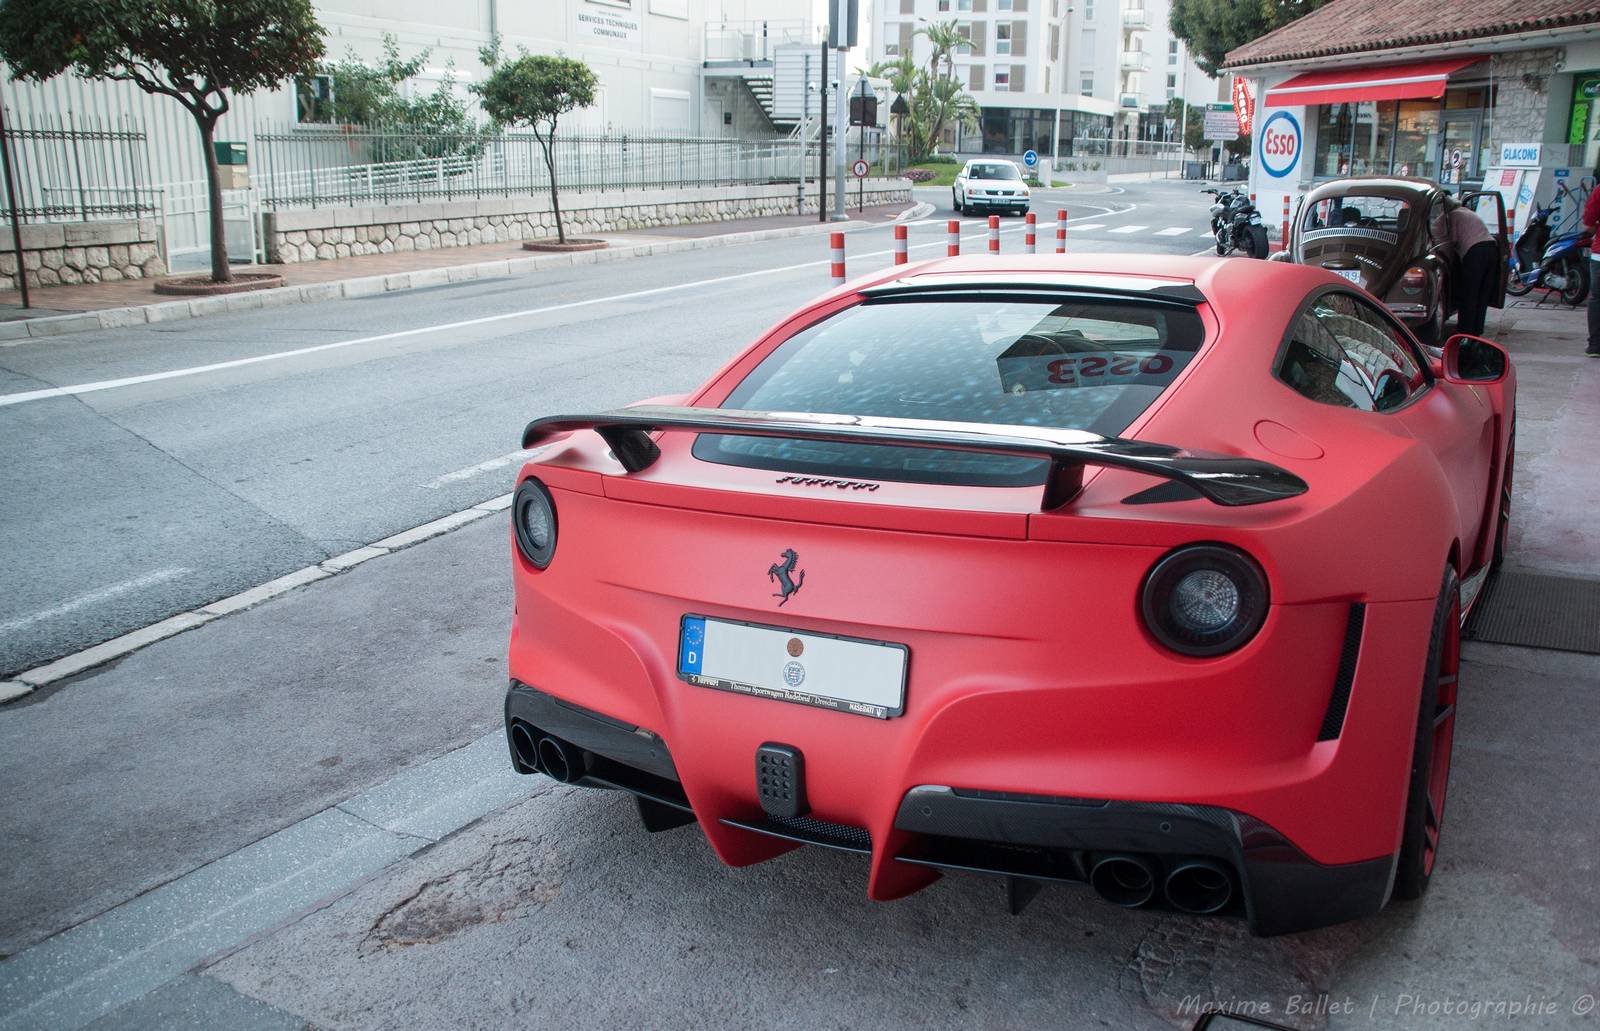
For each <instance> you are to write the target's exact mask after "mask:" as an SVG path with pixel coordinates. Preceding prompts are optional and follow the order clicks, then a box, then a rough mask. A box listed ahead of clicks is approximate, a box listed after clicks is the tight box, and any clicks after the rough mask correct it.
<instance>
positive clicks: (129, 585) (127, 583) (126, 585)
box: [0, 568, 189, 634]
mask: <svg viewBox="0 0 1600 1031" xmlns="http://www.w3.org/2000/svg"><path fill="white" fill-rule="evenodd" d="M188 572H189V570H187V569H178V568H172V569H158V570H156V571H155V572H153V573H146V574H145V575H143V576H138V577H134V578H133V579H132V580H124V581H123V582H122V583H120V584H112V585H111V586H110V587H102V588H100V589H99V590H98V591H90V592H89V593H88V594H80V595H78V596H77V597H76V598H73V599H72V600H70V601H64V602H62V603H61V604H60V605H57V606H55V607H54V608H48V609H43V610H41V611H39V612H35V613H33V614H32V615H28V616H22V617H20V618H17V619H13V620H10V621H9V622H5V623H0V634H3V633H10V632H11V631H13V630H21V629H22V628H23V627H28V626H32V625H33V624H35V623H40V622H43V621H44V620H47V619H54V618H56V617H57V616H65V615H67V614H68V613H70V612H76V611H78V610H79V609H84V608H88V607H89V606H91V605H98V604H100V603H101V602H103V601H110V600H111V599H112V598H117V597H121V596H122V595H124V594H127V593H129V592H131V591H139V590H143V589H144V588H146V587H154V586H155V585H156V584H159V583H166V582H167V581H168V580H176V579H177V578H178V577H180V576H183V575H184V574H186V573H188Z"/></svg>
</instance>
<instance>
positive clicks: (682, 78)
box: [0, 0, 811, 184]
mask: <svg viewBox="0 0 1600 1031" xmlns="http://www.w3.org/2000/svg"><path fill="white" fill-rule="evenodd" d="M316 10H317V17H318V20H319V21H321V23H322V25H323V27H324V28H325V29H326V30H327V50H328V59H329V60H338V59H340V58H342V57H344V56H345V55H346V53H354V54H355V56H356V57H357V58H358V59H360V60H364V61H368V62H375V61H376V60H377V59H378V58H379V57H380V55H381V54H382V46H383V43H382V41H383V37H384V35H385V34H386V33H387V34H390V35H393V36H394V37H395V39H396V40H397V41H398V43H399V47H400V54H401V56H402V57H403V58H409V57H412V56H414V55H415V54H417V53H419V52H421V51H423V50H427V51H428V52H429V58H428V66H427V68H426V69H425V70H424V71H423V73H422V75H421V76H419V77H418V78H417V79H416V80H413V81H412V82H411V83H408V84H407V88H408V89H411V90H413V91H424V92H425V91H431V90H432V89H433V88H434V87H435V86H436V85H437V84H438V81H439V80H440V79H441V78H442V77H443V76H444V75H445V73H446V70H447V69H451V70H452V74H453V75H454V77H455V80H456V87H455V88H456V90H457V91H458V92H459V93H460V94H461V95H462V97H463V98H464V99H470V94H469V93H468V92H467V87H468V86H469V85H470V84H471V83H473V82H477V81H481V79H482V77H483V74H484V68H483V66H482V64H481V63H480V61H479V58H478V51H479V49H480V48H481V47H483V46H484V45H485V44H487V43H488V42H489V41H490V40H491V39H492V38H493V37H494V36H495V35H496V34H497V33H498V34H499V35H500V36H501V37H502V40H503V46H504V48H505V50H506V51H507V52H515V51H516V49H517V48H518V47H519V46H521V47H526V48H527V49H528V50H529V51H531V52H533V53H557V52H559V53H563V54H565V55H567V56H569V57H575V58H579V59H581V60H583V61H585V62H586V63H587V64H588V65H589V66H590V67H591V68H593V69H594V71H595V74H596V75H597V76H598V78H599V80H600V89H599V96H598V99H597V101H596V103H595V105H594V107H592V108H590V109H588V110H585V111H582V112H577V113H574V114H573V115H572V116H571V117H570V123H569V124H570V126H571V127H572V128H576V129H580V130H589V131H607V130H609V131H614V132H641V133H663V134H673V135H689V134H696V135H697V134H705V135H724V134H726V135H735V134H736V133H735V132H734V131H733V129H734V128H735V127H734V126H733V125H731V124H724V118H723V114H724V112H723V107H722V105H721V104H720V103H719V104H709V105H708V104H707V103H706V97H707V93H708V91H707V88H706V80H707V79H715V78H717V77H718V76H719V75H720V73H719V72H718V71H717V69H715V68H710V67H708V66H707V64H706V60H705V58H706V53H707V47H708V45H711V46H715V45H716V44H717V41H718V40H719V39H721V38H723V35H724V34H725V33H726V32H730V31H731V32H740V31H754V32H759V31H760V21H761V20H764V19H768V18H770V19H773V20H775V21H780V22H783V23H785V24H788V23H789V22H801V23H803V22H805V21H806V19H807V15H808V14H809V13H810V10H811V4H810V3H809V0H537V2H533V3H526V2H516V0H474V2H472V3H448V2H439V0H316ZM0 96H3V99H4V102H5V104H6V107H7V111H8V114H10V115H11V116H12V118H13V119H15V120H17V121H18V122H29V121H38V120H41V119H44V118H50V119H55V118H60V119H67V118H69V117H70V118H71V119H73V121H74V122H76V123H82V122H85V121H89V120H96V119H97V120H100V121H102V122H110V123H116V122H119V121H123V120H127V121H128V122H130V123H132V124H134V125H136V126H138V127H139V128H142V129H143V131H144V132H145V134H146V136H147V138H148V140H149V154H150V166H151V167H150V173H151V180H152V181H153V182H154V183H156V184H171V183H185V182H196V181H198V180H200V179H201V178H202V177H203V176H204V169H203V166H202V164H201V155H200V148H199V146H198V143H197V137H196V133H195V128H194V123H193V121H192V119H191V118H190V117H189V114H188V113H187V112H186V111H185V110H184V109H183V108H182V107H180V106H179V105H178V103H177V102H176V101H174V100H172V99H170V98H168V97H160V96H150V95H148V94H145V93H143V92H141V91H140V90H139V89H138V88H137V87H135V86H134V85H133V84H131V83H126V82H98V81H96V82H90V81H85V80H82V79H80V78H78V77H77V76H75V75H71V74H67V75H62V76H59V77H57V78H55V79H53V80H51V81H49V82H46V83H44V84H42V85H31V84H28V83H19V82H11V81H10V77H9V75H8V76H6V77H5V80H4V88H3V92H0ZM304 107H305V105H303V104H299V103H297V102H296V96H295V91H294V90H293V89H292V88H291V87H289V86H287V85H286V86H285V87H284V88H281V89H278V90H274V91H267V92H262V93H258V94H254V95H252V96H248V97H236V98H231V106H230V110H229V112H228V113H227V114H226V115H224V116H223V117H222V120H221V121H220V122H219V123H218V127H217V139H219V140H242V141H244V142H246V143H249V142H250V141H251V140H252V139H253V138H254V134H255V132H256V131H257V130H258V129H260V128H263V127H266V126H272V127H273V128H288V129H290V130H294V129H297V128H304V129H305V130H306V131H308V132H310V131H316V130H317V128H318V127H317V126H315V125H309V124H305V123H304V122H303V121H302V109H303V108H304ZM747 128H748V129H749V130H750V131H752V132H754V131H755V130H757V129H759V128H761V126H760V125H755V124H753V125H750V126H748V127H747Z"/></svg>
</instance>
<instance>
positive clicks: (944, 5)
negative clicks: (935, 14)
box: [939, 0, 950, 12]
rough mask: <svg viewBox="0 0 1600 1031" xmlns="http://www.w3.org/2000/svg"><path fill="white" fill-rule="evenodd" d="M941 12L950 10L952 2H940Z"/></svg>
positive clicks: (941, 0) (946, 0) (944, 0)
mask: <svg viewBox="0 0 1600 1031" xmlns="http://www.w3.org/2000/svg"><path fill="white" fill-rule="evenodd" d="M939 10H940V11H941V12H944V11H948V10H950V0H939Z"/></svg>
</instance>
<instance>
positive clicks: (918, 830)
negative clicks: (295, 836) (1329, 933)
mask: <svg viewBox="0 0 1600 1031" xmlns="http://www.w3.org/2000/svg"><path fill="white" fill-rule="evenodd" d="M505 711H506V734H507V745H508V747H509V749H510V751H511V758H512V763H513V766H514V767H515V768H516V770H517V771H518V772H519V773H534V772H540V771H539V769H538V761H537V759H536V758H534V757H531V756H529V755H528V752H527V748H526V744H525V742H526V741H527V740H529V739H530V738H537V737H544V736H551V737H555V738H558V739H561V740H562V741H565V742H568V743H570V744H571V745H573V746H575V747H576V749H578V750H581V752H582V757H583V758H582V762H581V764H580V768H579V770H578V771H577V772H576V776H575V779H574V781H573V782H574V783H579V784H585V785H588V786H592V787H603V788H620V789H623V790H626V791H628V792H630V793H632V794H633V795H634V796H635V797H637V798H638V799H640V807H641V814H642V815H643V816H644V817H645V822H646V826H647V827H649V828H650V829H652V830H656V829H665V828H666V827H669V826H675V825H678V824H681V823H686V822H688V821H689V819H690V818H691V814H692V816H693V818H696V819H699V820H700V822H701V825H702V827H703V829H704V830H705V831H706V833H707V835H708V837H711V838H712V839H713V840H714V841H715V840H717V839H718V838H722V837H724V836H726V835H729V834H736V835H745V836H755V837H758V838H759V839H760V840H762V841H764V843H765V844H766V845H767V846H768V847H767V848H766V850H765V852H763V851H762V850H761V849H760V848H759V847H758V848H757V849H756V851H755V852H753V853H751V854H750V855H748V856H747V857H745V861H755V860H757V859H761V858H766V856H767V855H769V854H776V853H777V852H778V851H783V850H786V849H787V848H790V847H793V844H792V843H806V844H815V845H822V846H825V847H830V848H836V849H841V850H844V851H850V852H858V853H862V854H865V855H870V856H872V859H873V864H872V865H873V870H874V877H875V878H877V877H881V873H880V872H879V871H880V868H881V867H882V866H884V865H885V864H887V865H889V866H891V867H892V868H895V869H898V870H900V871H902V872H903V873H905V874H906V875H908V876H907V877H905V878H902V879H900V880H901V886H900V888H899V889H898V890H897V891H895V892H894V894H900V893H904V892H905V891H908V890H916V888H918V887H921V886H922V885H923V884H926V883H927V882H928V881H930V880H931V879H932V876H933V874H934V872H936V871H937V872H942V871H952V870H954V871H967V872H975V873H981V874H990V875H995V876H1001V877H1005V878H1008V879H1009V882H1010V883H1012V884H1016V883H1024V882H1025V883H1029V884H1036V883H1039V882H1049V881H1060V882H1086V881H1088V880H1089V877H1090V871H1091V869H1092V867H1093V864H1094V863H1095V862H1096V861H1097V860H1098V859H1099V858H1101V857H1104V856H1106V855H1108V854H1118V855H1134V856H1137V857H1139V858H1141V859H1142V860H1145V861H1148V862H1149V863H1151V864H1152V865H1153V867H1154V868H1155V869H1156V870H1157V871H1159V873H1158V874H1157V887H1156V888H1155V890H1154V891H1153V895H1152V899H1151V902H1150V904H1151V905H1155V906H1167V905H1169V899H1168V898H1167V895H1166V893H1165V891H1164V890H1163V888H1162V887H1161V882H1162V880H1163V876H1164V874H1165V873H1166V872H1169V871H1171V870H1173V869H1175V868H1176V867H1177V865H1178V864H1179V863H1181V862H1187V861H1192V860H1195V859H1202V860H1208V861H1211V862H1213V863H1214V864H1216V865H1217V866H1219V867H1221V868H1223V869H1225V870H1226V871H1228V873H1229V875H1230V877H1231V879H1232V881H1233V883H1234V884H1235V885H1237V889H1238V890H1237V892H1235V893H1234V895H1233V897H1232V900H1231V901H1230V902H1229V903H1228V905H1227V906H1226V907H1225V908H1224V909H1223V910H1222V911H1221V912H1222V914H1223V915H1233V916H1239V917H1243V918H1245V919H1246V920H1247V921H1248V922H1249V925H1250V928H1251V930H1252V931H1253V932H1255V933H1256V934H1261V935H1274V934H1284V933H1288V932H1294V931H1303V930H1310V929H1313V928H1317V927H1325V926H1328V925H1330V924H1335V923H1341V922H1343V921H1346V920H1351V919H1355V918H1358V917H1361V916H1365V915H1367V914H1370V913H1374V912H1376V911H1377V910H1378V909H1380V908H1381V907H1382V906H1383V904H1384V901H1385V899H1386V898H1387V896H1388V892H1389V884H1390V877H1391V874H1392V871H1393V866H1394V864H1393V857H1392V856H1385V857H1379V858H1375V859H1370V860H1366V861H1362V862H1355V863H1344V864H1335V865H1326V864H1321V863H1317V862H1315V861H1314V860H1312V859H1311V858H1310V857H1308V856H1307V855H1306V854H1305V853H1304V852H1302V851H1301V850H1300V849H1298V848H1297V847H1295V846H1294V845H1293V844H1292V843H1291V842H1290V841H1289V840H1288V839H1287V838H1285V837H1284V835H1282V834H1280V833H1279V832H1278V831H1277V830H1275V829H1274V828H1272V827H1270V826H1268V825H1267V824H1265V823H1263V822H1262V821H1260V820H1257V819H1255V818H1253V817H1250V816H1248V815H1245V814H1242V813H1238V812H1234V811H1232V810H1229V809H1226V808H1221V807H1216V806H1204V805H1192V804H1178V803H1161V802H1130V801H1116V800H1110V799H1083V798H1064V797H1056V796H1049V795H1032V794H1018V793H1012V792H993V791H982V790H969V789H963V788H957V787H949V786H943V785H918V786H915V787H912V788H910V789H909V790H907V791H906V792H905V793H904V795H903V797H902V798H901V799H900V801H899V805H898V809H897V811H896V813H895V815H894V819H893V823H892V829H891V831H890V833H888V834H884V835H880V839H881V840H880V841H879V842H878V843H877V846H876V847H874V842H873V835H872V834H871V833H870V832H869V831H868V830H866V829H865V828H860V827H850V826H845V825H840V824H833V823H829V822H826V821H823V820H819V819H814V818H811V817H809V816H806V815H801V816H799V817H789V818H784V817H773V816H768V815H766V814H764V813H761V812H760V810H759V809H757V808H756V807H755V806H754V805H753V804H752V805H750V806H748V807H744V808H742V809H739V810H736V811H735V813H734V814H732V815H729V814H725V813H715V812H701V813H695V807H694V805H693V804H692V803H691V801H690V799H689V796H688V794H687V793H686V792H685V791H684V787H683V785H682V783H681V782H680V780H679V776H678V772H677V768H676V766H675V765H674V763H673V760H672V756H671V753H670V752H669V750H668V748H667V745H666V742H665V741H664V740H663V739H662V738H661V737H660V736H659V735H658V734H656V733H655V732H653V731H651V730H649V729H648V728H643V727H639V726H636V725H633V724H630V723H628V722H626V721H622V720H617V719H613V718H611V717H609V716H606V715H604V714H602V713H598V712H594V711H593V710H590V709H587V708H584V707H582V706H578V705H575V704H573V703H570V702H566V701H563V700H561V699H558V698H555V697H554V696H552V695H550V694H547V693H545V692H543V691H539V690H537V689H535V688H533V687H531V686H529V685H527V684H524V683H520V682H517V681H515V680H514V681H512V683H511V687H510V690H509V691H508V692H507V694H506V706H505ZM519 742H522V743H519ZM751 779H752V785H753V781H754V779H755V778H754V767H753V766H752V778H751ZM753 840H754V839H753ZM780 843H781V844H780ZM722 851H725V849H723V850H722ZM725 858H727V856H726V855H725ZM919 874H920V875H921V876H920V877H919V876H918V875H919ZM885 897H887V896H885ZM1013 897H1014V898H1015V897H1016V895H1015V893H1014V894H1013Z"/></svg>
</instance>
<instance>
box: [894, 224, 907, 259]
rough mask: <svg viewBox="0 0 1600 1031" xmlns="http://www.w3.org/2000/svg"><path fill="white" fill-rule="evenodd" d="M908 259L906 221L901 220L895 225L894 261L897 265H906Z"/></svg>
mask: <svg viewBox="0 0 1600 1031" xmlns="http://www.w3.org/2000/svg"><path fill="white" fill-rule="evenodd" d="M907 260H908V256H907V254H906V226H905V223H904V222H900V223H897V224H896V225H895V227H894V263H895V264H896V265H904V264H905V263H906V261H907Z"/></svg>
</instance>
